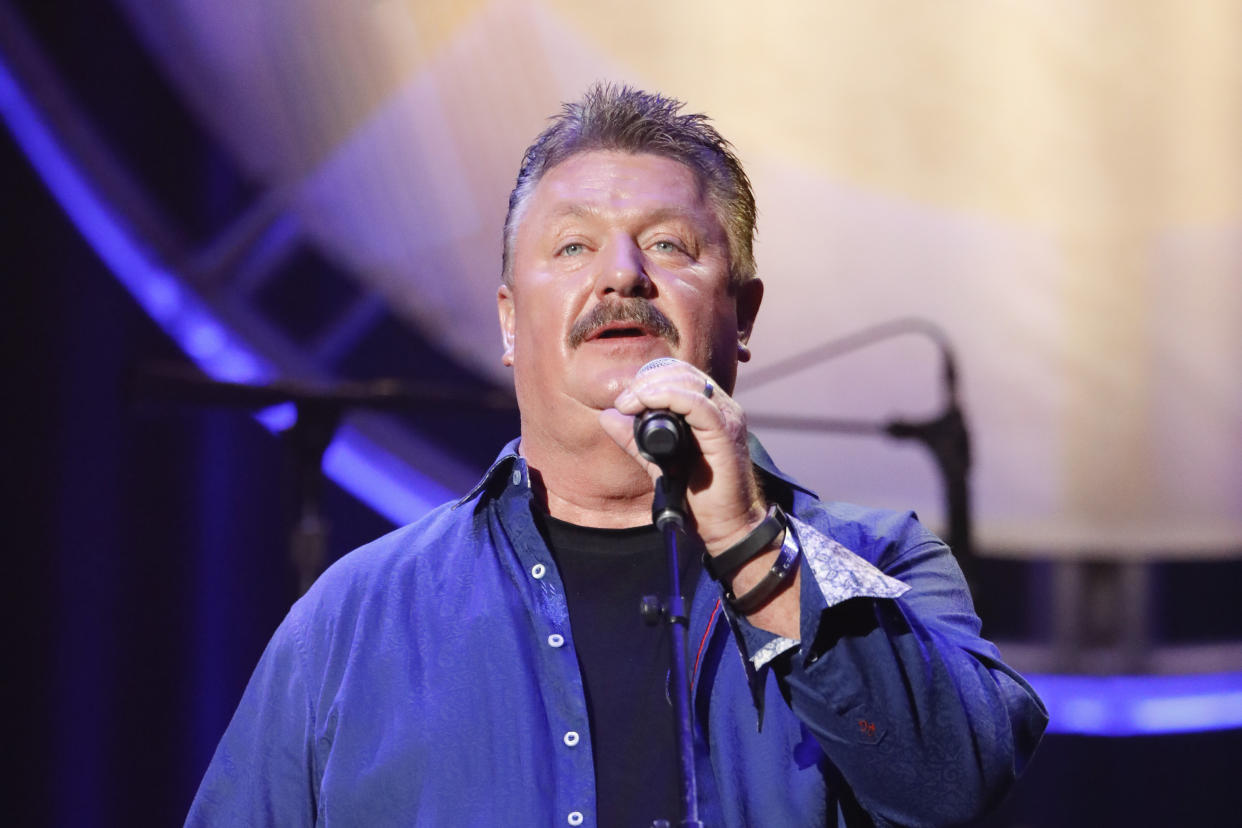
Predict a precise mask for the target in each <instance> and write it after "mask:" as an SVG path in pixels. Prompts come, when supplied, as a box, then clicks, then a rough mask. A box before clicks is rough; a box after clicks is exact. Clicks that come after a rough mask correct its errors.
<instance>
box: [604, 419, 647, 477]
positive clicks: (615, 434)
mask: <svg viewBox="0 0 1242 828" xmlns="http://www.w3.org/2000/svg"><path fill="white" fill-rule="evenodd" d="M599 424H600V426H601V427H602V428H603V429H604V433H605V434H607V435H608V436H609V437H611V438H612V439H613V442H615V443H616V444H617V445H619V446H620V447H621V448H623V449H625V450H626V452H628V453H629V454H630V456H631V457H633V458H634V459H635V460H637V461H638V462H639V463H640V464H642V467H643V468H644V469H646V470H647V473H648V474H650V475H651V476H652V478H653V479H654V478H655V477H658V476H659V474H660V468H659V466H656V465H654V464H652V463H649V462H647V461H646V460H645V459H643V457H642V455H641V454H639V453H638V445H637V444H636V443H635V442H634V416H633V415H632V414H623V413H621V412H620V411H618V410H617V409H615V408H608V409H605V410H603V411H601V412H600V413H599Z"/></svg>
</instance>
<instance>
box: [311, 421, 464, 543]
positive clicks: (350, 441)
mask: <svg viewBox="0 0 1242 828" xmlns="http://www.w3.org/2000/svg"><path fill="white" fill-rule="evenodd" d="M323 468H324V471H325V472H327V474H328V475H329V476H331V477H332V478H333V479H348V480H350V481H351V485H352V486H353V488H352V489H351V491H352V492H353V493H354V494H355V495H357V496H358V497H360V498H361V499H362V500H364V501H365V502H366V503H368V504H369V505H370V506H371V508H372V509H374V510H375V511H377V512H379V513H380V514H381V515H384V516H385V517H386V518H388V519H389V520H391V521H393V522H394V523H396V524H397V525H402V524H405V523H409V522H410V521H412V520H414V519H415V518H417V517H420V516H421V515H423V514H426V513H427V512H428V511H429V510H431V509H433V508H435V507H436V506H439V505H440V504H441V503H445V502H446V501H449V500H452V499H454V498H455V497H456V496H455V495H454V494H453V493H452V492H450V491H449V490H448V489H446V488H444V487H443V486H441V485H440V484H438V483H436V482H435V481H433V480H431V479H430V478H427V477H425V476H423V475H421V474H418V473H417V472H415V471H414V470H413V469H411V468H410V467H409V465H407V464H406V463H403V462H401V461H400V460H398V459H397V458H395V457H393V456H392V454H390V453H389V452H387V451H385V450H384V449H383V448H381V447H379V446H377V445H375V443H373V442H371V441H370V440H368V439H367V438H366V437H365V436H363V435H362V434H360V433H359V432H358V431H356V430H354V429H353V428H351V427H350V426H349V425H344V426H342V427H341V428H340V429H339V430H338V431H337V435H336V439H335V440H333V441H332V445H330V446H329V447H328V450H327V452H326V453H325V454H324V457H323Z"/></svg>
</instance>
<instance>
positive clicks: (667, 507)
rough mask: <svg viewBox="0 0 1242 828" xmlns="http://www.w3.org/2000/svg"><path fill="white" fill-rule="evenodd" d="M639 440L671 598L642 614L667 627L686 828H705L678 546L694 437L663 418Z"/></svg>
mask: <svg viewBox="0 0 1242 828" xmlns="http://www.w3.org/2000/svg"><path fill="white" fill-rule="evenodd" d="M634 426H635V439H636V440H637V442H638V445H639V450H640V451H641V452H642V454H643V456H644V457H646V458H647V459H648V460H650V461H651V462H653V463H655V464H656V465H658V466H659V467H660V471H661V475H660V479H659V480H657V481H656V485H655V497H654V499H653V500H652V502H651V521H652V523H654V524H655V525H656V527H657V528H659V530H660V533H661V534H662V535H663V537H664V552H665V555H666V557H667V560H668V589H669V592H668V596H667V597H666V598H665V599H664V600H663V601H660V600H659V599H658V598H657V597H656V596H654V595H646V596H643V599H642V604H641V606H640V607H639V613H640V614H641V615H642V618H643V621H644V622H645V623H646V624H647V625H648V626H655V625H656V624H659V623H661V622H663V623H664V624H665V626H666V628H667V629H668V640H669V668H670V669H669V696H670V697H671V699H672V702H673V727H674V735H675V737H676V741H677V768H678V791H679V793H680V796H681V814H680V816H681V821H680V822H679V823H678V825H680V826H681V827H682V828H703V823H702V822H701V821H699V794H698V782H697V780H696V778H695V772H694V717H693V715H692V713H691V710H690V673H689V670H688V669H687V659H686V646H687V645H686V637H687V635H689V628H690V618H689V615H688V614H687V612H686V599H685V597H684V596H683V595H682V592H681V567H680V555H681V550H680V545H681V539H682V536H683V535H684V533H685V529H686V477H687V474H688V470H687V466H688V460H689V458H690V457H691V456H693V451H692V450H691V449H692V446H693V437H691V436H690V434H689V430H688V429H687V428H686V427H685V425H684V423H681V422H674V421H672V419H665V420H661V421H659V422H657V423H656V424H654V425H653V426H651V430H649V431H647V432H645V433H644V430H643V426H644V422H643V418H641V417H640V418H636V419H635V422H634ZM651 826H652V828H669V822H668V820H666V819H657V820H655V821H653V822H652V823H651Z"/></svg>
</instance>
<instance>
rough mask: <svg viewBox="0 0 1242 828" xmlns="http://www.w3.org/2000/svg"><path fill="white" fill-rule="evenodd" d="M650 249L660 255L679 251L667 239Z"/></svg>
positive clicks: (675, 245)
mask: <svg viewBox="0 0 1242 828" xmlns="http://www.w3.org/2000/svg"><path fill="white" fill-rule="evenodd" d="M652 247H654V248H655V249H656V250H658V251H659V252H661V253H676V252H678V251H679V250H681V248H680V247H678V246H677V243H676V242H671V241H669V240H667V239H661V240H660V241H658V242H656V243H655V244H653V245H652Z"/></svg>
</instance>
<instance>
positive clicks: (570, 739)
mask: <svg viewBox="0 0 1242 828" xmlns="http://www.w3.org/2000/svg"><path fill="white" fill-rule="evenodd" d="M565 744H566V745H568V746H569V747H573V746H574V745H576V744H578V731H576V730H571V731H569V732H568V733H566V734H565Z"/></svg>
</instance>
